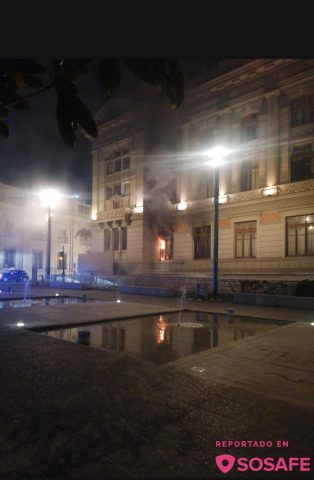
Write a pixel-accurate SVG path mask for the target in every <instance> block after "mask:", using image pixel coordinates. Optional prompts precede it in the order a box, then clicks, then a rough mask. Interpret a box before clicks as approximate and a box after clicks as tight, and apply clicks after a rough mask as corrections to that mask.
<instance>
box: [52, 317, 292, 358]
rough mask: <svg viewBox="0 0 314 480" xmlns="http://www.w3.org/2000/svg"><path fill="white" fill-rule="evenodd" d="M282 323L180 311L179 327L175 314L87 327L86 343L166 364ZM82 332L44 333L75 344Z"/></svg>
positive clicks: (79, 329) (80, 329)
mask: <svg viewBox="0 0 314 480" xmlns="http://www.w3.org/2000/svg"><path fill="white" fill-rule="evenodd" d="M285 324H286V322H283V321H270V320H266V319H258V318H254V319H253V318H240V317H236V316H233V317H232V319H230V318H228V317H227V316H223V315H214V314H208V313H204V312H183V313H182V317H181V321H180V324H179V325H178V315H177V314H176V313H173V314H166V315H157V316H148V317H140V318H137V319H132V320H124V321H116V322H106V323H104V324H96V325H95V324H94V325H88V332H89V336H88V339H89V340H88V341H89V344H90V345H91V346H92V347H95V348H101V349H103V350H106V351H114V352H127V353H129V354H133V355H137V356H139V357H140V358H142V359H143V360H147V361H150V362H154V363H166V362H169V361H171V360H175V359H177V358H180V357H184V356H187V355H190V354H193V353H197V352H200V351H202V350H207V349H210V348H215V347H217V346H223V345H227V344H229V343H231V342H233V341H236V340H239V339H241V338H245V337H247V336H251V335H255V334H257V333H262V332H264V331H267V330H269V329H272V328H274V327H277V326H280V325H285ZM86 330H87V329H86V326H85V327H78V328H69V329H63V330H54V331H50V332H46V334H47V335H49V336H52V337H55V338H61V339H63V340H67V341H71V342H78V341H79V338H82V333H80V332H83V331H86ZM80 343H81V342H80Z"/></svg>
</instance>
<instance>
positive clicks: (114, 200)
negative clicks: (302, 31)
mask: <svg viewBox="0 0 314 480" xmlns="http://www.w3.org/2000/svg"><path fill="white" fill-rule="evenodd" d="M146 99H147V97H146V96H145V95H144V96H143V95H142V96H141V95H140V94H139V95H138V96H137V95H136V92H135V93H134V96H133V98H132V100H129V101H128V102H120V103H118V102H117V101H116V100H111V101H110V102H111V103H110V102H109V103H108V104H106V105H105V106H104V107H103V109H102V110H101V111H100V112H99V113H98V114H97V116H96V121H97V123H98V125H99V130H100V134H99V138H98V139H97V140H96V141H95V143H94V147H93V205H92V217H93V218H94V220H95V226H94V230H93V247H92V249H93V252H97V253H100V252H103V254H104V255H109V256H110V255H111V256H113V265H114V273H117V274H143V273H145V274H150V275H154V274H158V273H159V274H170V273H171V274H180V275H187V276H189V275H191V276H193V275H200V276H202V275H205V276H206V274H210V272H211V268H212V265H211V262H212V251H213V172H212V171H211V167H209V166H208V158H207V157H206V155H205V154H204V152H206V151H207V150H208V149H209V148H211V147H212V146H214V145H223V146H225V147H227V148H228V149H230V151H231V153H230V155H228V158H227V162H226V164H225V165H224V166H222V167H220V186H219V194H220V197H219V202H220V206H219V274H220V278H257V277H259V278H262V277H263V278H281V279H291V280H294V279H296V280H299V279H303V278H313V271H314V153H313V148H314V59H257V60H249V61H248V60H243V61H237V60H234V61H231V62H228V63H227V62H221V64H219V65H218V66H217V67H216V68H215V69H213V70H211V71H209V72H208V75H207V76H206V78H204V77H203V78H199V79H196V80H193V83H192V82H191V84H190V85H188V86H187V87H186V95H185V100H184V102H183V104H182V106H181V107H180V108H179V109H178V110H177V111H175V112H172V111H170V110H169V109H168V108H167V106H166V105H164V104H163V103H162V102H160V100H159V99H157V101H154V100H152V99H151V97H149V99H148V100H147V102H146V101H145V100H146ZM103 273H110V272H103Z"/></svg>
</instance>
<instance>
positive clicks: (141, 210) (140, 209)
mask: <svg viewBox="0 0 314 480" xmlns="http://www.w3.org/2000/svg"><path fill="white" fill-rule="evenodd" d="M143 211H144V207H143V206H142V205H139V206H138V207H135V208H134V212H135V213H143Z"/></svg>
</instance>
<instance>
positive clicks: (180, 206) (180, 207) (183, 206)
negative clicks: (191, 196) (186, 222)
mask: <svg viewBox="0 0 314 480" xmlns="http://www.w3.org/2000/svg"><path fill="white" fill-rule="evenodd" d="M187 206H188V204H187V203H186V202H180V203H178V206H177V208H178V210H186V209H187Z"/></svg>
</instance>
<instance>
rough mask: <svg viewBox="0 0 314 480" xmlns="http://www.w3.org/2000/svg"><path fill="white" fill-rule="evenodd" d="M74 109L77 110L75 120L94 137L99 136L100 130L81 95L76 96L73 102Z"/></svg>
mask: <svg viewBox="0 0 314 480" xmlns="http://www.w3.org/2000/svg"><path fill="white" fill-rule="evenodd" d="M73 109H74V110H73V111H74V112H75V116H74V120H75V121H76V122H77V123H78V124H79V125H81V127H82V128H83V129H84V130H86V132H87V133H89V134H90V135H92V136H93V137H97V134H98V131H97V126H96V123H95V121H94V119H93V117H92V116H91V113H90V111H89V110H88V109H87V108H86V107H85V105H84V103H83V102H82V100H81V99H80V98H79V97H75V102H74V104H73Z"/></svg>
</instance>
